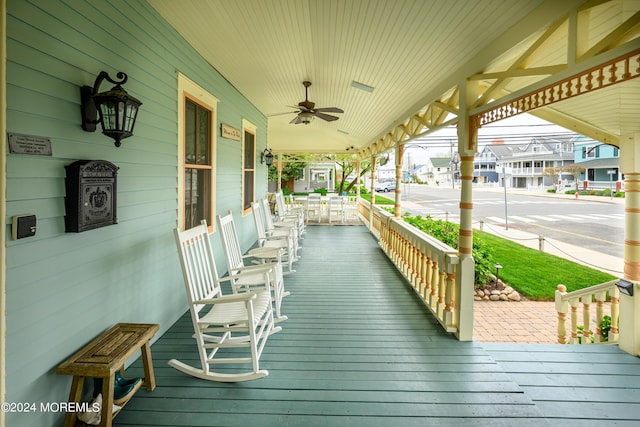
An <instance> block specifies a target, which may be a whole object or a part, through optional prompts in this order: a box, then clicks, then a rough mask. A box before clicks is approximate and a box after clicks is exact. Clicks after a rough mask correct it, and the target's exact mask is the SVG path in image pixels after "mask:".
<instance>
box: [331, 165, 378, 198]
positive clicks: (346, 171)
mask: <svg viewBox="0 0 640 427" xmlns="http://www.w3.org/2000/svg"><path fill="white" fill-rule="evenodd" d="M336 164H337V165H338V167H339V169H340V170H341V175H342V177H341V179H340V183H339V184H338V185H337V186H336V191H337V193H338V194H342V193H349V192H350V191H351V189H352V188H353V187H354V186H355V185H356V184H358V182H360V178H362V176H364V174H366V173H367V172H369V170H370V169H371V161H369V160H362V161H361V162H360V175H359V176H356V177H355V178H354V179H352V180H351V182H349V183H347V182H346V180H347V178H348V177H349V175H351V174H352V173H353V172H354V171H355V169H356V167H355V166H356V164H355V162H350V161H346V160H345V161H337V162H336ZM345 186H346V188H345Z"/></svg>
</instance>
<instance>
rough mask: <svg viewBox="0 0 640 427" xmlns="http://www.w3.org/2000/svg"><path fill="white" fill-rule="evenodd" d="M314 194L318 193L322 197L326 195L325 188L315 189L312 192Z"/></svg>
mask: <svg viewBox="0 0 640 427" xmlns="http://www.w3.org/2000/svg"><path fill="white" fill-rule="evenodd" d="M313 192H314V193H320V194H321V195H323V196H326V195H327V189H326V188H316V189H315V190H313Z"/></svg>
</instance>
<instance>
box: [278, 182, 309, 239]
mask: <svg viewBox="0 0 640 427" xmlns="http://www.w3.org/2000/svg"><path fill="white" fill-rule="evenodd" d="M275 197H276V211H277V214H278V215H277V221H276V222H277V223H279V224H282V225H284V226H289V225H292V224H295V225H296V227H297V228H298V237H299V238H302V235H303V234H304V233H305V223H304V209H293V208H291V207H290V208H287V204H286V203H285V200H284V195H283V194H282V191H277V192H276V195H275Z"/></svg>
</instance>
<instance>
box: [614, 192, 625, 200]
mask: <svg viewBox="0 0 640 427" xmlns="http://www.w3.org/2000/svg"><path fill="white" fill-rule="evenodd" d="M613 197H622V198H623V199H624V191H616V192H615V193H613Z"/></svg>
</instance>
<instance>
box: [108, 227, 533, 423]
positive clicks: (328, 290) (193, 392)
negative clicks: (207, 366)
mask: <svg viewBox="0 0 640 427" xmlns="http://www.w3.org/2000/svg"><path fill="white" fill-rule="evenodd" d="M303 246H304V248H303V251H304V253H303V258H302V259H301V260H300V261H299V262H298V263H297V265H296V269H297V271H298V272H297V273H295V274H293V275H289V276H286V277H285V288H286V289H287V290H289V291H291V295H290V296H289V297H287V298H285V300H284V301H283V310H285V311H286V313H287V315H288V316H289V320H287V321H286V322H284V323H283V324H282V326H283V330H282V331H281V332H279V333H277V334H275V335H273V336H272V337H271V338H270V340H269V342H268V343H267V347H266V349H265V351H264V353H263V355H262V358H261V361H260V363H261V367H263V368H265V369H268V370H269V372H270V374H269V376H268V377H266V378H264V379H261V380H259V381H252V382H248V383H242V384H232V385H229V384H220V383H209V382H206V381H202V380H198V379H195V378H191V377H188V376H185V375H184V374H182V373H180V372H178V371H175V370H173V369H171V368H169V367H167V365H166V362H167V361H168V360H169V359H170V358H174V357H175V358H178V359H179V360H181V361H184V362H186V363H191V364H193V365H196V366H197V364H198V356H197V353H196V351H195V350H196V347H195V343H194V341H193V339H192V338H191V334H192V327H191V324H190V320H189V317H188V315H187V314H185V315H184V316H183V317H182V318H181V319H180V320H179V321H178V322H176V324H175V325H173V326H172V327H171V328H170V329H169V330H168V331H167V333H166V334H165V335H164V336H163V337H161V338H160V339H159V340H158V341H157V342H156V343H155V344H154V345H153V354H154V361H155V366H156V369H155V373H156V380H157V388H156V390H155V391H154V393H151V394H145V393H138V394H137V395H136V396H135V397H134V398H133V399H132V400H131V402H130V403H129V405H128V406H127V411H123V413H122V414H121V415H119V417H118V418H116V420H115V422H116V425H118V423H122V425H130V424H135V423H142V424H144V423H147V424H151V425H172V424H171V423H172V422H174V423H177V424H179V425H217V424H242V425H255V424H252V422H255V423H257V424H260V425H283V424H285V425H298V424H299V423H307V424H310V425H412V424H416V425H425V423H426V424H434V425H435V424H436V423H437V425H447V424H458V425H459V424H461V423H463V422H466V421H469V420H473V422H474V424H475V425H482V424H483V422H484V421H483V420H487V424H486V425H500V423H502V422H504V424H503V425H512V424H513V423H514V422H515V420H516V419H520V420H523V422H524V424H523V423H522V422H520V421H518V423H519V424H520V425H527V421H529V420H537V422H539V419H540V417H541V414H540V413H539V412H538V410H537V408H536V407H535V405H534V404H533V403H532V401H531V399H530V398H529V397H528V396H527V395H526V394H525V393H524V391H523V390H522V388H520V387H519V386H518V385H517V384H516V383H514V382H513V381H511V379H510V378H509V377H508V376H507V375H505V374H504V372H503V371H502V369H501V368H500V367H499V365H498V364H497V363H496V362H495V360H494V359H493V358H492V357H491V356H490V355H489V354H488V353H487V352H486V351H485V350H484V349H483V347H482V346H481V345H478V344H476V343H468V342H465V343H461V342H458V341H456V340H455V339H454V338H453V337H452V336H451V335H449V334H447V333H445V332H444V331H442V329H441V328H440V327H439V326H438V325H437V324H436V322H435V320H434V319H433V317H432V316H431V315H430V314H429V313H427V312H426V311H425V310H424V308H423V306H422V303H421V302H420V301H419V300H418V299H417V298H415V295H414V293H413V290H412V289H411V288H410V287H409V286H408V285H407V283H406V282H405V280H404V279H403V278H402V276H401V275H400V274H399V273H397V271H395V270H394V269H393V267H391V265H390V264H389V262H388V261H387V259H386V257H385V255H384V254H383V253H382V252H381V251H380V249H379V248H378V246H377V243H376V241H375V240H374V239H373V238H372V237H371V236H370V235H369V234H368V233H367V232H366V229H364V227H317V228H312V227H309V231H308V233H307V236H306V238H305V239H304V241H303ZM329 246H330V247H335V250H332V251H327V250H326V248H327V247H329ZM354 265H361V266H365V265H366V266H367V267H366V268H364V267H363V268H362V269H359V268H354V267H353V266H354ZM369 265H373V266H374V267H373V268H371V269H370V268H369V267H368V266H369ZM327 266H330V268H327ZM364 271H366V273H367V274H365V275H364V276H366V277H363V274H362V273H363V272H364ZM369 273H370V274H371V275H370V276H367V275H368V274H369ZM224 368H225V367H224V366H221V369H224ZM140 369H141V367H140V364H139V362H136V364H134V365H133V366H131V367H130V368H129V372H137V371H139V370H140ZM136 370H137V371H136ZM158 413H159V414H161V415H162V417H161V418H162V419H160V417H159V416H157V415H156V414H158ZM258 414H259V415H258ZM501 417H503V418H501ZM171 420H174V421H171ZM381 420H384V422H380V421H381ZM427 420H428V421H427ZM476 421H479V422H478V423H476Z"/></svg>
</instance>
